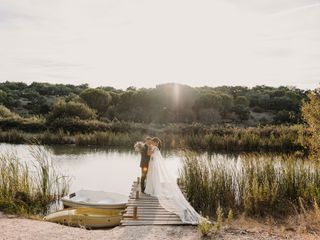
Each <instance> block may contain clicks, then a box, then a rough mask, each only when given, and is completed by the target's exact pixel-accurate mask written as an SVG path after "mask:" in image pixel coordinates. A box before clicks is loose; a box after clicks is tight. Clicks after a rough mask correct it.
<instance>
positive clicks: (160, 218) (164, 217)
mask: <svg viewBox="0 0 320 240" xmlns="http://www.w3.org/2000/svg"><path fill="white" fill-rule="evenodd" d="M131 217H132V216H124V219H131ZM137 219H138V220H142V219H147V220H168V219H170V220H172V219H175V220H177V221H181V220H180V218H179V217H177V216H174V215H171V216H141V215H138V216H137Z"/></svg>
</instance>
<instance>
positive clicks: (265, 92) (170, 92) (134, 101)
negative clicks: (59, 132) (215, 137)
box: [0, 82, 308, 130]
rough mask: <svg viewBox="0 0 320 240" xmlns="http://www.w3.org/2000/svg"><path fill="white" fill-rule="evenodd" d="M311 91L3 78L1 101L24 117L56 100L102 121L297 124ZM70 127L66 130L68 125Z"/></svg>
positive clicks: (47, 110)
mask: <svg viewBox="0 0 320 240" xmlns="http://www.w3.org/2000/svg"><path fill="white" fill-rule="evenodd" d="M307 93H308V92H307V91H303V90H300V89H297V88H290V87H278V88H273V87H267V86H256V87H253V88H247V87H240V86H235V87H227V86H223V87H214V88H212V87H197V88H192V87H189V86H186V85H181V84H173V83H168V84H162V85H158V86H156V88H150V89H145V88H141V89H136V88H133V87H130V88H128V89H127V90H125V91H124V90H118V89H114V88H112V87H100V88H95V89H93V88H89V87H88V85H80V86H74V85H63V84H49V83H32V84H30V85H27V84H25V83H19V82H4V83H0V104H3V105H4V106H6V107H7V108H8V109H10V110H11V111H13V112H16V113H18V114H19V115H21V116H30V115H44V116H46V115H47V114H49V113H50V112H51V111H52V109H53V107H54V103H55V102H56V101H57V100H58V99H63V100H65V101H66V102H69V101H73V102H82V103H85V104H86V105H88V106H89V107H90V108H92V109H94V110H96V112H97V114H98V119H99V120H105V121H112V120H115V119H117V120H119V121H124V122H139V123H145V124H150V123H164V124H168V123H189V124H190V123H193V122H198V123H202V124H216V123H219V124H221V123H233V124H245V125H251V126H255V125H258V124H265V123H269V124H279V123H299V122H300V121H301V112H300V106H301V103H302V100H303V99H306V95H307ZM65 130H66V129H65Z"/></svg>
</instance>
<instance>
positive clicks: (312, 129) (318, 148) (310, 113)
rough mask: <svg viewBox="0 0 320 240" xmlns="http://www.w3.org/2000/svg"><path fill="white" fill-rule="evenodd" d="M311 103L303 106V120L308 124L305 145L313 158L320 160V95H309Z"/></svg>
mask: <svg viewBox="0 0 320 240" xmlns="http://www.w3.org/2000/svg"><path fill="white" fill-rule="evenodd" d="M308 98H309V101H308V102H304V104H303V106H302V113H303V118H304V120H305V121H306V123H307V126H308V127H307V133H308V135H307V136H306V142H305V145H306V146H307V147H308V148H309V149H310V152H311V157H312V158H313V159H315V160H317V161H319V159H320V93H319V91H314V92H311V93H309V94H308Z"/></svg>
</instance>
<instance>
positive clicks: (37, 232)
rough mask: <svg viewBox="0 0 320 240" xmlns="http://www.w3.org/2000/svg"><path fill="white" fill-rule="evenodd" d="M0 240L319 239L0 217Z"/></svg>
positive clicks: (277, 232) (259, 229) (241, 227)
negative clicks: (106, 226) (91, 225)
mask: <svg viewBox="0 0 320 240" xmlns="http://www.w3.org/2000/svg"><path fill="white" fill-rule="evenodd" d="M0 229H1V230H0V239H1V240H9V239H10V240H11V239H17V240H18V239H19V240H25V239H26V240H29V239H30V240H38V239H39V240H40V239H41V240H47V239H48V240H49V239H50V240H51V239H64V240H65V239H99V240H100V239H101V240H102V239H108V240H118V239H119V240H120V239H121V240H135V239H137V240H145V239H148V240H149V239H155V240H162V239H168V240H176V239H179V240H182V239H183V240H191V239H225V240H231V239H239V240H244V239H246V240H258V239H268V240H269V239H270V240H272V239H297V240H298V239H299V240H300V239H301V240H302V239H308V240H309V239H310V240H311V239H312V240H313V239H320V235H318V234H317V233H316V232H313V231H311V230H306V229H305V228H304V227H303V226H302V227H301V226H300V227H297V228H296V229H295V228H290V227H283V226H277V227H272V226H268V224H267V223H266V224H264V223H259V222H257V221H254V220H247V219H246V220H244V219H238V220H236V221H234V222H233V224H232V225H231V226H229V227H225V228H224V229H223V230H222V231H221V232H220V233H219V234H215V233H212V234H210V236H208V237H205V238H202V237H201V235H200V233H199V232H198V230H197V228H196V227H192V226H130V227H127V226H126V227H121V226H119V227H116V228H112V229H103V230H86V229H81V228H74V227H67V226H62V225H59V224H54V223H49V222H44V221H41V220H31V219H25V218H17V217H14V216H11V217H10V216H5V215H3V214H1V213H0Z"/></svg>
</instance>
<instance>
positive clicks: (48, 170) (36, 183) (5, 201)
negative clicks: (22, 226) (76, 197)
mask: <svg viewBox="0 0 320 240" xmlns="http://www.w3.org/2000/svg"><path fill="white" fill-rule="evenodd" d="M30 152H31V155H32V156H33V158H32V160H31V161H28V160H23V159H19V158H18V157H17V155H16V153H3V154H1V155H0V210H1V211H4V212H8V213H15V214H32V215H33V214H45V213H46V212H47V210H48V209H49V207H50V204H52V203H55V202H56V201H57V200H59V199H60V198H61V197H62V196H64V195H65V194H67V193H68V188H69V178H68V177H66V176H63V175H61V174H59V173H58V172H57V171H56V169H55V167H54V166H53V164H52V162H51V159H50V156H49V154H48V152H47V151H46V150H45V149H44V148H42V147H40V146H33V147H32V148H31V149H30Z"/></svg>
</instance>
